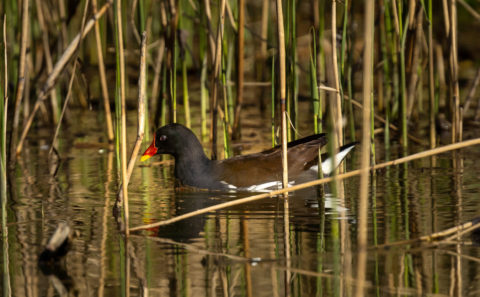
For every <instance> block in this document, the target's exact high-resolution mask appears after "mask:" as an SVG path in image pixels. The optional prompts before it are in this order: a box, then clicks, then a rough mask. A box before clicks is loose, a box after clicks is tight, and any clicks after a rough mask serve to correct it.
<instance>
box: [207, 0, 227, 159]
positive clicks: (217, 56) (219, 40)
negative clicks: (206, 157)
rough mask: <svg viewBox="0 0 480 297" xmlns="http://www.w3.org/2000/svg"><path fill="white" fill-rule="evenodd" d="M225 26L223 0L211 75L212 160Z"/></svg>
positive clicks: (215, 138)
mask: <svg viewBox="0 0 480 297" xmlns="http://www.w3.org/2000/svg"><path fill="white" fill-rule="evenodd" d="M224 24H225V0H222V1H221V2H220V15H219V20H218V28H217V41H216V46H215V64H214V67H213V75H212V83H211V86H212V100H211V101H210V119H211V121H210V141H211V144H212V146H211V151H212V159H213V160H215V159H217V105H218V100H217V97H218V95H217V92H218V77H219V75H220V62H221V60H222V39H223V31H224Z"/></svg>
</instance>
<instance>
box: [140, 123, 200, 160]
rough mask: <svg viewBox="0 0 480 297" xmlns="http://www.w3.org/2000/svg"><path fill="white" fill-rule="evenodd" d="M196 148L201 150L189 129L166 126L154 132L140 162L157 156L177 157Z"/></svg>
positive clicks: (178, 126) (173, 125)
mask: <svg viewBox="0 0 480 297" xmlns="http://www.w3.org/2000/svg"><path fill="white" fill-rule="evenodd" d="M198 148H200V150H202V147H201V144H200V142H199V141H198V139H197V137H196V136H195V134H193V132H192V131H191V130H190V129H188V128H187V127H185V126H183V125H180V124H175V123H174V124H168V125H165V126H163V127H161V128H159V129H158V130H157V131H156V132H155V134H154V137H153V141H152V143H151V144H150V146H149V147H148V148H147V150H146V151H145V153H143V155H142V158H141V161H145V160H147V159H149V158H150V157H153V156H154V155H157V154H170V155H173V156H175V157H177V156H178V155H179V154H182V153H183V152H186V151H192V150H195V149H198ZM202 153H203V150H202Z"/></svg>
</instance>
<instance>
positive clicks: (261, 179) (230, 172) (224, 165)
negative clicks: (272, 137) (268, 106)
mask: <svg viewBox="0 0 480 297" xmlns="http://www.w3.org/2000/svg"><path fill="white" fill-rule="evenodd" d="M326 142H327V138H326V136H325V135H324V134H316V135H311V136H308V137H305V138H302V139H299V140H296V141H293V142H290V143H289V144H288V149H287V152H288V175H289V178H290V179H295V177H296V176H298V175H299V174H300V173H302V172H303V171H305V170H306V167H305V165H306V164H307V163H309V162H311V161H312V160H313V159H315V158H316V157H317V156H318V148H320V147H321V146H323V145H325V144H326ZM217 168H218V171H219V172H217V175H218V178H219V180H221V181H224V182H226V183H228V184H230V185H233V186H236V187H249V186H252V185H259V184H263V183H266V182H271V181H281V180H282V159H281V148H280V147H274V148H272V149H269V150H266V151H263V152H260V153H256V154H249V155H245V156H237V157H233V158H230V159H226V160H223V161H220V166H218V167H217Z"/></svg>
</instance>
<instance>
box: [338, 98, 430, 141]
mask: <svg viewBox="0 0 480 297" xmlns="http://www.w3.org/2000/svg"><path fill="white" fill-rule="evenodd" d="M344 98H345V99H347V100H351V101H352V103H353V105H354V106H356V107H359V108H363V105H362V103H360V102H358V101H357V100H355V99H350V98H348V96H344ZM373 116H374V118H375V119H376V120H377V121H379V122H381V123H382V124H385V123H386V122H387V121H386V120H385V119H384V118H383V117H382V116H380V115H378V114H376V113H374V114H373ZM389 127H390V129H392V130H393V131H399V129H398V127H397V126H395V125H394V124H392V123H390V125H389ZM407 137H408V139H410V140H412V141H413V142H415V143H417V144H420V145H427V143H426V142H425V141H424V140H422V139H420V138H418V137H415V136H413V135H412V134H410V133H408V134H407Z"/></svg>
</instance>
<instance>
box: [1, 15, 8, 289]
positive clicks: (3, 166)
mask: <svg viewBox="0 0 480 297" xmlns="http://www.w3.org/2000/svg"><path fill="white" fill-rule="evenodd" d="M3 54H4V69H3V71H4V72H3V75H4V86H3V98H0V100H3V123H1V124H0V127H2V126H3V127H4V128H3V129H7V115H8V60H7V16H6V15H5V14H4V15H3ZM3 129H0V137H2V139H1V141H0V144H1V146H2V147H0V152H1V154H0V163H1V164H0V174H1V177H0V180H1V189H0V192H1V194H0V196H1V198H0V199H1V202H0V203H1V205H2V206H1V208H2V225H3V226H2V227H3V228H7V226H6V222H7V217H6V214H5V213H4V210H6V205H7V192H6V189H7V171H6V169H7V164H6V163H7V138H6V134H7V133H6V130H5V131H4V130H3ZM5 230H7V232H8V229H5ZM3 236H4V238H6V237H7V234H6V232H5V234H3ZM3 240H5V239H3ZM4 261H6V258H4ZM6 285H7V282H5V283H4V286H6Z"/></svg>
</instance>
